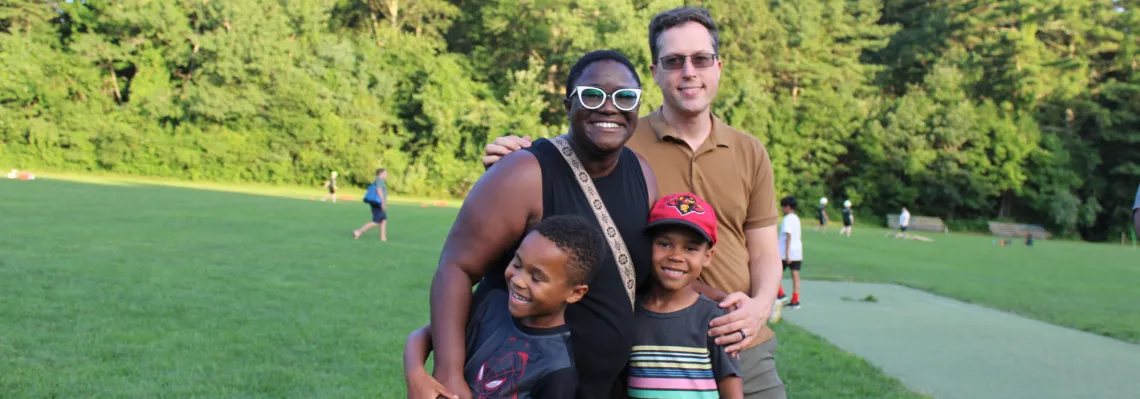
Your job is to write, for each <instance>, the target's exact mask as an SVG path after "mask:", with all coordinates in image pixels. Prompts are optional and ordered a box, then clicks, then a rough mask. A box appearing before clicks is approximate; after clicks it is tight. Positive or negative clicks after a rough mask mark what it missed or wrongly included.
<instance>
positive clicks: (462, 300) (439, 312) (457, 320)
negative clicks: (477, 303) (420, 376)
mask: <svg viewBox="0 0 1140 399" xmlns="http://www.w3.org/2000/svg"><path fill="white" fill-rule="evenodd" d="M470 306H471V280H470V279H469V278H468V277H467V276H466V274H464V273H463V272H462V271H460V270H458V269H453V268H446V267H444V268H440V270H439V271H438V272H437V274H436V278H435V279H434V280H433V281H432V287H431V324H429V325H430V326H431V329H430V330H429V331H431V338H432V343H433V344H434V347H435V348H434V349H435V362H434V365H433V370H432V375H433V376H435V378H436V379H437V380H439V381H440V382H442V383H444V384H445V385H446V384H448V382H449V380H453V379H456V378H462V377H463V362H464V357H465V356H466V346H467V343H466V341H465V340H464V334H465V331H464V330H465V328H464V326H466V325H467V311H468V308H469V307H470Z"/></svg>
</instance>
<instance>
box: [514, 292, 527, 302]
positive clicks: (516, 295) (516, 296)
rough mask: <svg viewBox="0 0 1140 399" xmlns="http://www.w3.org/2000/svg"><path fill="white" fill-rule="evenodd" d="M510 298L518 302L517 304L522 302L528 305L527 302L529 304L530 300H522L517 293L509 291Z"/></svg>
mask: <svg viewBox="0 0 1140 399" xmlns="http://www.w3.org/2000/svg"><path fill="white" fill-rule="evenodd" d="M511 298H514V299H515V300H516V301H519V302H522V303H528V302H530V300H529V299H526V298H523V297H522V295H519V294H518V293H516V292H514V291H511Z"/></svg>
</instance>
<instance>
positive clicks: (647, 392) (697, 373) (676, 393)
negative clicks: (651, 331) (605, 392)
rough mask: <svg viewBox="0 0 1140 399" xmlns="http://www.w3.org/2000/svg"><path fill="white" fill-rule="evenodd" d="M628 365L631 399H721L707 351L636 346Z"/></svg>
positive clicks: (688, 348)
mask: <svg viewBox="0 0 1140 399" xmlns="http://www.w3.org/2000/svg"><path fill="white" fill-rule="evenodd" d="M629 362H630V363H629V390H628V392H629V396H630V397H633V398H675V399H704V398H710V399H714V398H719V397H720V393H719V392H718V390H717V385H716V377H715V376H714V375H713V366H712V361H711V360H710V359H709V350H708V348H703V347H702V348H693V347H683V346H657V345H635V346H634V347H633V352H632V353H631V355H630V358H629Z"/></svg>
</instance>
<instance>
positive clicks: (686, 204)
mask: <svg viewBox="0 0 1140 399" xmlns="http://www.w3.org/2000/svg"><path fill="white" fill-rule="evenodd" d="M646 229H647V232H648V233H649V234H650V235H651V236H652V237H653V284H652V286H651V287H650V289H649V292H648V293H646V294H645V296H643V297H642V298H641V299H640V300H639V301H638V305H637V309H636V310H635V312H634V313H635V317H636V322H637V332H636V335H634V342H633V351H632V353H631V355H630V360H629V380H628V384H627V392H628V394H629V396H630V397H631V398H675V399H689V398H692V399H703V398H710V399H711V398H743V397H744V393H743V391H744V389H743V382H742V380H741V378H740V374H739V370H740V360H739V359H737V358H735V357H732V356H729V355H728V354H727V353H725V351H724V347H722V346H720V345H717V344H716V342H715V341H714V338H715V337H710V336H709V335H708V331H709V322H711V321H712V320H713V319H715V318H717V317H720V316H722V315H725V314H727V310H726V309H721V308H720V307H719V306H718V304H717V302H715V301H713V300H711V299H709V298H707V297H705V296H703V295H701V294H700V293H698V292H697V291H696V290H695V289H693V286H692V283H693V281H694V280H696V279H697V277H699V276H700V275H701V270H702V269H704V268H705V267H708V265H709V263H710V261H711V260H712V256H713V252H714V249H713V245H715V244H716V214H715V213H714V212H713V209H712V207H711V206H710V205H709V204H708V203H707V202H705V201H704V200H702V199H701V198H699V197H697V196H696V195H695V194H692V193H682V194H675V195H670V196H667V197H664V198H662V199H660V200H658V201H657V203H656V204H655V205H654V207H653V209H652V210H651V211H650V213H649V224H648V226H647V227H646ZM738 332H739V331H738ZM740 333H741V334H743V333H742V332H740Z"/></svg>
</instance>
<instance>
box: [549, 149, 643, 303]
mask: <svg viewBox="0 0 1140 399" xmlns="http://www.w3.org/2000/svg"><path fill="white" fill-rule="evenodd" d="M550 142H552V143H554V145H555V146H557V147H558V152H560V153H562V158H564V159H566V163H568V164H570V168H571V169H573V170H574V177H575V180H578V185H579V186H581V187H582V192H583V193H585V194H586V199H588V200H589V201H590V207H591V208H593V209H594V216H597V217H598V222H600V223H601V225H602V230H603V231H604V232H605V235H606V240H607V241H609V243H610V249H611V250H612V251H613V254H614V259H615V260H616V261H617V262H616V263H617V267H618V272H619V273H620V274H621V279H622V281H623V282H624V283H625V292H626V294H628V295H629V305H630V307H631V308H632V307H633V306H634V293H633V291H634V276H633V262H632V260H631V258H630V257H629V250H628V249H626V246H625V240H623V239H622V237H621V234H619V233H618V229H617V226H615V225H614V221H613V220H612V219H610V213H609V211H607V210H606V206H605V204H604V203H603V202H602V197H601V196H599V195H598V189H597V188H596V187H594V182H593V180H590V175H589V174H588V173H586V169H585V168H584V167H583V166H582V161H580V160H579V159H578V155H576V154H574V150H573V149H571V148H570V143H569V142H567V140H566V137H565V136H558V137H555V138H553V139H551V140H550Z"/></svg>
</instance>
